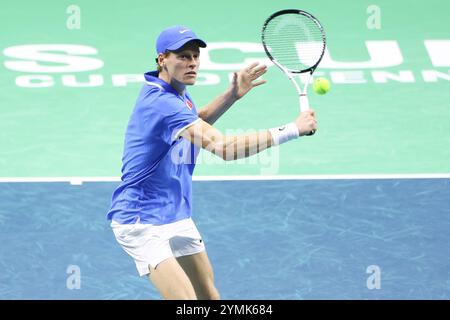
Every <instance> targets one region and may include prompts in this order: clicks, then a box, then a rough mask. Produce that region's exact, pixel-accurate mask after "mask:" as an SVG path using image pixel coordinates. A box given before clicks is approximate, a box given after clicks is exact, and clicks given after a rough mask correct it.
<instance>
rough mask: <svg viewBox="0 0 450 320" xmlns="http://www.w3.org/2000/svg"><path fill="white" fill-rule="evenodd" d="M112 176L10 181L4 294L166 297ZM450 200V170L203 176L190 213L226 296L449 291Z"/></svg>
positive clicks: (440, 295)
mask: <svg viewBox="0 0 450 320" xmlns="http://www.w3.org/2000/svg"><path fill="white" fill-rule="evenodd" d="M116 185H117V182H87V183H84V184H82V185H70V184H69V183H2V184H1V188H0V199H1V204H0V243H1V246H0V268H1V270H2V272H1V273H0V299H160V296H159V295H158V293H157V292H156V291H155V290H154V289H153V287H152V285H151V284H150V283H149V282H148V280H147V279H146V278H139V276H138V274H137V271H136V269H135V267H134V263H133V261H132V259H131V258H130V257H129V256H128V255H127V254H126V253H125V252H124V251H122V249H121V247H120V246H119V245H118V244H117V243H116V241H115V238H114V236H113V233H112V231H111V229H110V227H109V224H108V221H107V220H106V219H105V213H106V211H107V210H108V206H109V201H110V196H111V193H112V191H113V189H114V188H115V187H116ZM449 199H450V179H400V180H395V179H373V180H363V179H358V180H265V181H196V182H194V211H195V215H194V220H195V221H196V223H197V226H198V228H199V229H200V232H201V234H202V235H203V237H204V240H205V242H206V245H207V250H208V253H209V256H210V259H211V261H212V263H213V266H214V270H215V277H216V282H217V287H218V289H219V291H220V292H221V295H222V298H223V299H267V300H271V299H292V300H294V299H295V300H296V299H450V249H449V248H450V246H449V243H450V232H449V230H450V201H449ZM374 268H375V269H374ZM74 270H76V271H74ZM374 270H377V272H376V274H375V273H374ZM74 275H76V276H77V280H76V281H75V282H74V281H73V279H74V278H73V277H74ZM375 275H376V277H377V278H376V279H377V280H376V281H375V280H374V279H375V278H373V277H374V276H375ZM74 283H77V285H76V286H75V287H74V285H73V284H74ZM374 283H376V285H375V286H374ZM371 284H372V285H371Z"/></svg>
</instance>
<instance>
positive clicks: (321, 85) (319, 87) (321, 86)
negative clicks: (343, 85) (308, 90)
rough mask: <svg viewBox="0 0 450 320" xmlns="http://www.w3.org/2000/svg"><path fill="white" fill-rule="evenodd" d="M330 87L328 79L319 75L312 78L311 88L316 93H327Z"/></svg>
mask: <svg viewBox="0 0 450 320" xmlns="http://www.w3.org/2000/svg"><path fill="white" fill-rule="evenodd" d="M330 87H331V85H330V81H328V80H327V79H326V78H322V77H320V78H317V79H315V80H314V83H313V89H314V92H315V93H317V94H325V93H327V92H328V91H330Z"/></svg>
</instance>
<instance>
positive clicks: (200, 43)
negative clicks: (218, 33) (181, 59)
mask: <svg viewBox="0 0 450 320" xmlns="http://www.w3.org/2000/svg"><path fill="white" fill-rule="evenodd" d="M191 41H195V42H197V43H198V46H199V47H200V48H206V42H205V41H203V40H201V39H198V38H187V39H183V40H180V41H178V42H175V43H174V44H172V45H171V46H170V47H168V48H167V50H170V51H175V50H178V49H180V48H181V47H183V46H184V45H185V44H186V43H188V42H191Z"/></svg>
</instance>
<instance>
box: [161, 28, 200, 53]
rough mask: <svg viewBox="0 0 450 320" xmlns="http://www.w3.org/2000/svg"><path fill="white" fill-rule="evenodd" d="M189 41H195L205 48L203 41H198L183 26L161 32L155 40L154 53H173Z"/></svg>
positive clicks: (193, 34)
mask: <svg viewBox="0 0 450 320" xmlns="http://www.w3.org/2000/svg"><path fill="white" fill-rule="evenodd" d="M189 41H197V42H198V44H199V46H200V47H202V48H205V47H206V43H205V41H203V40H201V39H199V38H198V37H197V35H196V34H195V33H194V32H193V31H192V30H191V29H189V28H186V27H184V26H173V27H170V28H167V29H165V30H163V31H162V32H161V34H160V35H159V37H158V40H156V53H157V54H160V53H164V52H166V51H167V50H170V51H174V50H178V49H180V48H181V47H182V46H184V45H185V44H186V43H188V42H189Z"/></svg>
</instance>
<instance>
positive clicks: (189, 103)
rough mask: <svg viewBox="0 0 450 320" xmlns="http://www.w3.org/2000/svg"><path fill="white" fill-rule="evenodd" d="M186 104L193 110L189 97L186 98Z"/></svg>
mask: <svg viewBox="0 0 450 320" xmlns="http://www.w3.org/2000/svg"><path fill="white" fill-rule="evenodd" d="M186 105H187V107H188V108H189V110H192V107H193V106H192V102H190V101H189V100H188V99H186Z"/></svg>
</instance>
